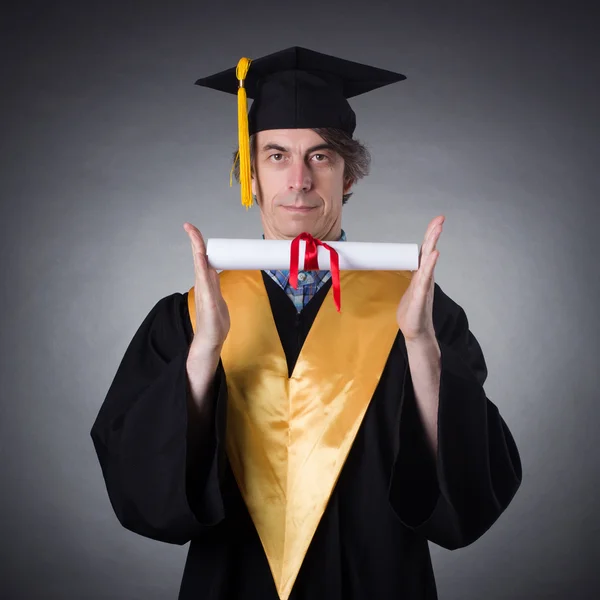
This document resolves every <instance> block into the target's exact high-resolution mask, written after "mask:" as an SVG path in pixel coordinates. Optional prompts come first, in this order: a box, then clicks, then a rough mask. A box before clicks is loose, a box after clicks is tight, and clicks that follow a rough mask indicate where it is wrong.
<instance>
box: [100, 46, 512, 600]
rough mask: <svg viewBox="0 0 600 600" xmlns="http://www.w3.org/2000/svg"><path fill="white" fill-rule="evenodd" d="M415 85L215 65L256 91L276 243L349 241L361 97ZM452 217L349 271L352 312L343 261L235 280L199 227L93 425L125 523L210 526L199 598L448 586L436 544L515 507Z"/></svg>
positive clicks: (150, 529)
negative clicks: (459, 271) (211, 256)
mask: <svg viewBox="0 0 600 600" xmlns="http://www.w3.org/2000/svg"><path fill="white" fill-rule="evenodd" d="M240 64H242V61H240ZM248 66H249V69H248ZM242 71H243V72H242ZM403 78H404V77H403V76H401V75H398V74H395V73H390V72H388V71H383V70H380V69H374V68H372V67H367V66H365V65H358V64H357V63H350V62H348V61H342V60H341V59H336V58H333V57H328V56H326V55H322V54H319V53H315V52H312V51H309V50H305V49H303V48H290V49H287V50H284V51H282V52H279V53H275V54H273V55H269V56H267V57H264V58H262V59H258V60H257V61H255V62H253V63H252V64H251V65H248V63H245V69H242V70H241V71H240V69H239V65H238V69H237V71H236V70H235V69H229V70H228V71H225V72H224V73H221V74H218V75H216V76H213V77H212V78H207V79H204V80H199V82H198V83H200V84H201V85H206V86H209V87H214V88H215V89H220V90H222V91H225V92H228V93H237V94H238V98H239V99H240V102H241V104H240V107H241V109H240V113H239V114H240V132H241V133H240V150H239V157H240V164H239V177H240V179H241V181H242V200H243V202H244V204H245V205H246V206H249V205H250V204H251V203H252V201H253V199H254V198H255V199H256V202H257V204H258V206H259V209H260V215H261V220H262V225H263V231H264V237H265V238H266V239H286V240H293V239H295V238H296V237H297V236H299V235H300V234H303V233H309V234H311V235H312V236H313V237H314V238H316V239H317V240H338V239H342V240H343V239H345V235H344V233H343V230H342V227H341V222H342V206H343V203H344V202H345V201H346V200H347V198H348V197H349V195H350V193H351V192H350V189H351V188H352V185H353V184H354V183H355V182H356V180H357V179H359V178H360V177H361V176H363V175H364V174H365V172H366V166H367V165H366V164H365V161H364V160H362V161H361V160H359V159H357V157H360V156H362V157H363V158H364V156H365V155H364V152H362V154H361V148H362V147H361V146H360V144H358V143H357V142H356V141H355V140H352V133H353V131H354V126H355V119H354V113H353V111H352V109H351V108H350V106H349V104H348V102H347V98H348V97H350V96H352V95H355V94H357V93H362V92H365V91H369V90H370V89H375V88H376V87H379V86H381V85H385V84H386V83H391V82H393V81H399V80H400V79H403ZM246 90H247V94H248V96H249V97H252V98H254V102H253V104H252V108H251V110H250V114H249V115H246V114H245V111H244V110H242V108H243V107H244V104H243V102H244V99H245V96H244V94H245V93H246ZM246 117H247V118H248V123H247V124H245V123H244V122H243V120H244V118H246ZM246 127H247V129H246ZM319 132H320V133H319ZM245 136H248V137H247V138H246V137H245ZM246 144H247V145H246ZM245 145H246V146H245ZM344 156H345V157H346V159H344ZM361 165H362V167H361ZM236 168H237V166H236ZM245 169H246V175H245V174H244V170H245ZM247 175H249V177H248V178H247V179H246V180H245V181H244V177H245V176H247ZM250 188H251V189H250ZM251 192H252V193H253V198H251V199H250V200H248V197H249V194H250V193H251ZM443 221H444V217H442V216H440V217H436V218H435V219H433V220H432V221H431V223H430V224H429V226H428V228H427V231H426V233H425V238H424V242H423V245H422V247H421V250H420V257H419V268H418V270H417V271H416V272H414V273H409V272H398V273H396V272H358V271H356V272H345V273H342V274H341V277H340V285H341V289H342V291H343V307H342V310H341V311H340V312H336V310H335V308H334V307H333V305H332V302H331V298H330V296H331V290H332V285H335V282H334V281H333V280H332V277H331V276H330V274H329V273H324V272H322V271H312V272H306V273H301V274H300V275H299V276H298V281H299V284H298V286H297V289H296V288H295V286H294V285H290V282H289V273H287V272H265V271H262V272H242V271H239V272H236V271H225V272H222V273H220V274H218V273H217V272H216V271H215V270H214V269H212V268H211V267H210V266H209V262H208V258H207V256H206V248H205V244H204V240H203V238H202V235H201V233H200V231H199V230H198V229H197V228H196V227H194V226H193V225H191V224H189V223H186V224H185V225H184V227H185V230H186V232H187V233H188V236H189V238H190V241H191V245H192V249H193V256H194V267H195V283H194V287H193V288H191V289H190V290H189V291H188V292H187V293H185V294H181V293H175V294H172V295H170V296H167V297H165V298H163V299H162V300H160V301H159V302H158V303H157V304H156V306H155V307H154V308H153V309H152V310H151V312H150V314H149V315H148V316H147V317H146V319H145V320H144V322H143V323H142V325H141V327H140V328H139V329H138V331H137V333H136V334H135V336H134V338H133V340H132V342H131V344H130V346H129V347H128V349H127V351H126V353H125V356H124V358H123V360H122V362H121V364H120V366H119V369H118V371H117V373H116V376H115V378H114V381H113V383H112V385H111V388H110V390H109V392H108V394H107V397H106V399H105V401H104V404H103V405H102V408H101V409H100V412H99V414H98V417H97V419H96V422H95V423H94V426H93V429H92V432H91V434H92V438H93V441H94V444H95V448H96V451H97V454H98V458H99V461H100V464H101V466H102V470H103V474H104V478H105V481H106V486H107V489H108V493H109V496H110V499H111V502H112V505H113V508H114V510H115V512H116V515H117V517H118V518H119V520H120V522H121V523H122V525H123V526H124V527H126V528H128V529H130V530H132V531H134V532H136V533H138V534H140V535H143V536H146V537H149V538H153V539H156V540H161V541H164V542H169V543H174V544H185V543H187V542H188V541H191V544H190V549H189V553H188V559H187V562H186V565H185V571H184V575H183V580H182V584H181V589H180V594H179V598H180V599H183V600H186V599H190V600H191V599H192V598H194V599H196V598H203V599H214V600H221V599H228V600H229V599H242V598H260V599H264V600H271V599H276V598H281V599H287V598H291V599H294V600H308V599H310V600H319V599H323V600H324V599H327V600H342V599H343V600H349V599H362V598H377V599H386V598H390V599H391V598H404V599H411V600H413V599H434V598H436V597H437V596H436V588H435V582H434V577H433V572H432V566H431V560H430V555H429V548H428V541H432V542H434V543H436V544H438V545H440V546H442V547H444V548H448V549H454V548H458V547H463V546H466V545H467V544H470V543H472V542H473V541H475V540H476V539H478V538H479V537H480V536H481V535H482V534H483V533H484V532H485V531H486V530H488V529H489V527H490V526H491V525H492V524H493V523H494V522H495V521H496V520H497V519H498V517H499V516H500V514H501V513H502V512H503V511H504V510H505V508H506V507H507V506H508V504H509V503H510V501H511V500H512V498H513V496H514V494H515V493H516V491H517V489H518V487H519V485H520V482H521V463H520V459H519V454H518V451H517V448H516V445H515V442H514V440H513V438H512V436H511V433H510V431H509V429H508V427H507V426H506V424H505V422H504V421H503V419H502V417H501V416H500V414H499V412H498V409H497V408H496V406H495V405H494V404H493V403H492V402H491V401H490V400H489V399H488V398H487V397H486V395H485V392H484V390H483V383H484V381H485V379H486V376H487V368H486V365H485V360H484V357H483V354H482V351H481V348H480V346H479V344H478V342H477V341H476V339H475V337H474V336H473V334H472V333H471V332H470V330H469V327H468V321H467V317H466V315H465V313H464V311H463V309H462V308H461V307H460V306H459V305H458V304H456V303H455V302H454V301H453V300H451V299H450V298H449V297H448V296H447V295H446V294H444V292H443V291H442V290H441V288H440V287H439V286H438V285H437V284H436V283H434V268H435V263H436V261H437V258H438V256H439V251H438V250H437V249H436V244H437V241H438V239H439V236H440V234H441V231H442V225H443ZM301 276H303V277H301ZM302 279H304V282H306V281H307V280H308V283H307V284H306V285H304V282H302V283H300V282H301V281H302ZM290 300H291V301H290Z"/></svg>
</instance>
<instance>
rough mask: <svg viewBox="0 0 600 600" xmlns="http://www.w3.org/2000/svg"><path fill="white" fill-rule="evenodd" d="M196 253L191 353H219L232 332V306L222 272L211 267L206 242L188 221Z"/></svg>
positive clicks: (188, 229)
mask: <svg viewBox="0 0 600 600" xmlns="http://www.w3.org/2000/svg"><path fill="white" fill-rule="evenodd" d="M183 228H184V229H185V231H186V232H187V234H188V236H189V238H190V242H191V244H192V253H193V255H194V271H195V274H196V275H195V282H194V297H195V304H196V332H195V334H194V339H193V341H192V345H191V347H190V354H193V355H198V356H218V355H219V354H220V352H221V348H222V347H223V344H224V342H225V338H226V337H227V334H228V333H229V327H230V324H231V323H230V319H229V309H228V308H227V304H226V302H225V299H224V298H223V294H222V293H221V284H220V280H219V274H218V273H217V271H216V270H215V269H212V268H210V267H209V266H208V258H207V256H206V244H205V243H204V239H203V237H202V234H201V233H200V231H199V230H198V229H197V228H196V227H194V225H192V224H191V223H187V222H186V223H184V224H183Z"/></svg>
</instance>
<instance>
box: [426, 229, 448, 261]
mask: <svg viewBox="0 0 600 600" xmlns="http://www.w3.org/2000/svg"><path fill="white" fill-rule="evenodd" d="M442 229H443V225H441V224H440V225H436V227H434V229H433V231H432V232H431V233H430V235H429V237H428V238H427V241H426V242H425V243H424V244H423V259H424V260H425V259H426V258H427V257H428V256H429V255H430V254H431V253H432V252H433V251H434V250H435V248H436V245H437V242H438V240H439V239H440V235H441V234H442Z"/></svg>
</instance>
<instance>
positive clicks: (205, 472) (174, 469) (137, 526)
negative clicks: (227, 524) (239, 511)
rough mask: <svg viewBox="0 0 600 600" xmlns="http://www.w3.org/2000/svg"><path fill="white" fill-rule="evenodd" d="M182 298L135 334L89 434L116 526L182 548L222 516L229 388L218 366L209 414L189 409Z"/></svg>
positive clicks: (165, 303) (167, 302)
mask: <svg viewBox="0 0 600 600" xmlns="http://www.w3.org/2000/svg"><path fill="white" fill-rule="evenodd" d="M192 336H193V333H192V331H191V325H190V324H189V315H188V309H187V296H186V295H185V294H179V293H176V294H173V295H171V296H167V297H165V298H163V299H162V300H160V301H158V302H157V304H156V305H155V306H154V308H153V309H152V310H151V311H150V313H149V314H148V316H147V317H146V318H145V319H144V321H143V323H142V324H141V326H140V327H139V329H138V330H137V332H136V333H135V335H134V337H133V339H132V340H131V342H130V344H129V346H128V348H127V350H126V352H125V355H124V356H123V359H122V361H121V363H120V365H119V367H118V369H117V372H116V375H115V377H114V379H113V382H112V384H111V386H110V388H109V390H108V393H107V395H106V398H105V399H104V402H103V404H102V406H101V408H100V411H99V413H98V416H97V417H96V420H95V422H94V424H93V427H92V430H91V437H92V440H93V443H94V448H95V450H96V454H97V456H98V460H99V462H100V466H101V468H102V474H103V476H104V481H105V484H106V488H107V492H108V496H109V499H110V502H111V505H112V507H113V510H114V511H115V514H116V516H117V518H118V520H119V522H120V523H121V524H122V525H123V526H124V527H125V528H127V529H129V530H131V531H133V532H135V533H138V534H140V535H143V536H145V537H148V538H152V539H156V540H160V541H163V542H167V543H172V544H185V543H187V542H188V541H190V540H191V539H192V538H193V537H195V536H198V535H201V534H202V533H203V532H204V531H206V529H207V528H210V527H211V526H214V525H216V524H217V523H219V522H220V521H221V520H222V519H223V518H224V508H223V500H222V496H221V492H220V473H222V469H223V460H224V451H223V443H224V440H225V436H224V432H225V406H226V402H227V386H226V381H225V373H224V371H223V365H222V363H221V362H219V366H218V369H217V372H216V375H215V379H214V381H213V386H212V389H211V392H210V403H209V407H208V411H207V415H206V416H205V418H204V419H200V418H199V416H198V415H197V412H195V410H192V409H191V406H192V404H191V396H190V391H189V387H188V379H187V372H186V359H187V355H188V350H189V344H190V342H191V338H192Z"/></svg>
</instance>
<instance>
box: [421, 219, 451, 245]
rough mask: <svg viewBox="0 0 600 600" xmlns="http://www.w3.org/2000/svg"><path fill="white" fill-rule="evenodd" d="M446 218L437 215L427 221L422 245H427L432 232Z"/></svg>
mask: <svg viewBox="0 0 600 600" xmlns="http://www.w3.org/2000/svg"><path fill="white" fill-rule="evenodd" d="M445 219H446V217H445V216H444V215H438V216H437V217H434V218H433V219H431V221H429V225H427V229H426V231H425V236H424V237H423V245H425V244H426V243H427V240H428V239H429V236H430V235H431V234H432V232H433V230H434V229H435V228H436V227H437V226H438V225H441V224H442V223H443V222H444V221H445Z"/></svg>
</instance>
